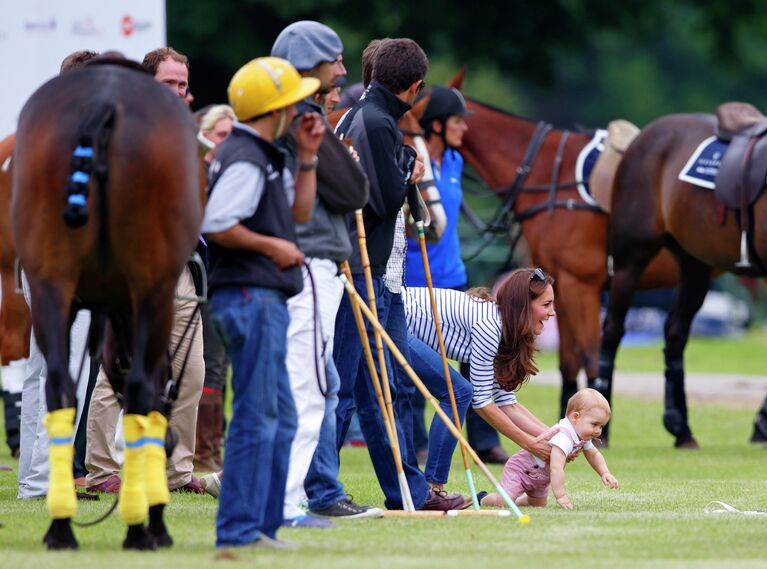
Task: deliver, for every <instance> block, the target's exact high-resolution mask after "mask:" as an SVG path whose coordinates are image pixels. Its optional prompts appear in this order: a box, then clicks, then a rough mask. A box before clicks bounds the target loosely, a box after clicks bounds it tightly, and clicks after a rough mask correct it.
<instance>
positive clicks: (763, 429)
mask: <svg viewBox="0 0 767 569" xmlns="http://www.w3.org/2000/svg"><path fill="white" fill-rule="evenodd" d="M750 442H752V443H767V397H765V399H764V402H763V403H762V408H761V409H759V412H758V413H757V414H756V418H755V419H754V432H753V433H752V434H751V439H750Z"/></svg>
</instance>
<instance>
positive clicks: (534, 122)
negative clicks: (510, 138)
mask: <svg viewBox="0 0 767 569" xmlns="http://www.w3.org/2000/svg"><path fill="white" fill-rule="evenodd" d="M464 98H465V99H466V100H467V101H471V102H472V103H473V104H475V105H477V106H478V107H484V108H486V109H488V110H490V111H494V112H496V113H500V114H503V115H506V116H508V117H512V118H515V119H518V120H522V121H525V122H528V123H530V124H531V125H537V124H538V123H539V122H541V121H539V120H535V119H531V118H528V117H523V116H522V115H518V114H516V113H512V112H511V111H507V110H505V109H501V108H500V107H496V106H495V105H491V104H489V103H483V102H482V101H478V100H477V99H474V98H472V97H467V96H465V95H464ZM553 127H554V128H555V129H556V130H570V131H574V132H576V133H578V134H584V135H587V136H593V135H594V133H595V132H596V130H597V129H595V128H585V127H584V126H582V125H580V124H576V125H575V128H574V129H566V128H562V127H559V126H557V125H553Z"/></svg>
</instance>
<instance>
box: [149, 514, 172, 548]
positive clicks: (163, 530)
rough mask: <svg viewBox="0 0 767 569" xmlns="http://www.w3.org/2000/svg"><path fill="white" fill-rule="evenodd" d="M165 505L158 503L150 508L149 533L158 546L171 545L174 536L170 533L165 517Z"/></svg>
mask: <svg viewBox="0 0 767 569" xmlns="http://www.w3.org/2000/svg"><path fill="white" fill-rule="evenodd" d="M164 511H165V506H164V505H163V504H158V505H156V506H151V507H150V508H149V533H150V534H152V537H154V539H155V542H156V543H157V547H170V546H171V545H173V538H172V537H171V536H170V534H169V533H168V527H167V526H166V525H165V520H164V519H163V512H164Z"/></svg>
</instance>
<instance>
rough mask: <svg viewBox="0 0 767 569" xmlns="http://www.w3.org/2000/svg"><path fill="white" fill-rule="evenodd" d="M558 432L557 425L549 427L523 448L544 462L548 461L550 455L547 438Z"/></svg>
mask: <svg viewBox="0 0 767 569" xmlns="http://www.w3.org/2000/svg"><path fill="white" fill-rule="evenodd" d="M558 432H559V427H558V426H555V427H552V428H551V429H547V430H546V431H544V432H543V433H541V434H540V435H538V436H537V437H535V438H534V439H533V442H532V443H531V444H530V445H529V446H528V447H527V448H526V449H525V450H527V451H529V452H531V453H533V454H534V455H535V456H537V457H538V458H540V459H541V460H544V461H546V462H548V461H549V457H550V456H551V445H550V444H549V439H550V438H551V437H553V436H554V435H556V434H557V433H558Z"/></svg>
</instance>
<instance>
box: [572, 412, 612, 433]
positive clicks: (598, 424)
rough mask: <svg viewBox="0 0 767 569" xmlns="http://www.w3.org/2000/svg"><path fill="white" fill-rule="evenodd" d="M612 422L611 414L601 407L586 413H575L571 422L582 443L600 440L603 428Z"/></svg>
mask: <svg viewBox="0 0 767 569" xmlns="http://www.w3.org/2000/svg"><path fill="white" fill-rule="evenodd" d="M609 420H610V412H609V411H607V409H603V408H601V407H592V408H591V409H586V410H585V411H580V412H576V413H573V416H572V417H570V422H571V423H572V424H573V427H575V432H576V433H577V434H578V437H580V439H581V440H582V441H590V440H591V439H598V438H599V435H601V434H602V428H603V427H604V426H605V425H606V424H607V421H609Z"/></svg>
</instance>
